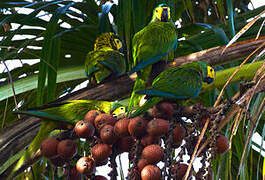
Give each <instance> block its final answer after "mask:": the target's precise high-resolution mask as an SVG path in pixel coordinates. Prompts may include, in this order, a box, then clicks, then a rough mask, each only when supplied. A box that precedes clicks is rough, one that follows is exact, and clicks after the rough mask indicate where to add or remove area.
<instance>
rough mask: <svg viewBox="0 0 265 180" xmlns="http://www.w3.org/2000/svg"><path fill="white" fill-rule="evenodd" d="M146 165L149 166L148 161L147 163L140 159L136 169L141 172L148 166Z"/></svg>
mask: <svg viewBox="0 0 265 180" xmlns="http://www.w3.org/2000/svg"><path fill="white" fill-rule="evenodd" d="M148 164H149V163H148V161H147V160H146V159H144V158H141V159H139V160H138V163H137V168H138V170H139V171H140V172H141V171H142V169H143V168H144V167H145V166H146V165H148Z"/></svg>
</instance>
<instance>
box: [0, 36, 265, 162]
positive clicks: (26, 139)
mask: <svg viewBox="0 0 265 180" xmlns="http://www.w3.org/2000/svg"><path fill="white" fill-rule="evenodd" d="M263 42H265V37H264V36H263V37H260V38H259V39H258V40H257V41H255V40H254V39H251V40H248V41H242V42H239V43H236V44H234V45H233V46H231V47H229V48H228V49H227V50H226V52H225V53H224V54H223V55H222V56H220V54H221V52H222V50H223V48H224V47H215V48H211V49H208V50H203V51H200V52H197V53H193V54H190V55H188V56H185V57H180V58H176V59H175V61H174V62H173V63H170V64H169V66H177V65H180V64H184V63H189V62H192V61H206V62H208V63H209V64H211V65H213V66H214V65H219V64H224V63H227V62H229V61H231V59H238V58H243V57H246V56H247V55H248V54H250V53H251V52H252V51H253V50H254V49H255V48H257V47H258V46H259V45H260V44H262V43H263ZM160 71H161V70H160ZM134 80H135V78H130V77H129V76H127V75H125V76H122V77H120V78H118V79H115V80H112V81H108V82H106V83H104V84H100V85H98V86H96V87H93V88H91V87H90V88H84V89H81V90H79V91H76V92H74V93H71V94H69V95H67V96H64V97H62V98H59V99H57V100H56V101H55V102H60V101H67V100H74V99H90V100H110V101H112V100H117V99H119V98H122V97H124V96H126V95H128V94H130V91H131V90H132V87H133V84H134ZM40 123H41V121H40V119H38V118H34V117H25V118H23V121H22V120H20V121H16V122H15V124H14V125H12V126H8V127H6V128H4V130H3V131H2V132H1V135H0V147H1V148H0V158H1V162H0V165H2V164H3V163H4V162H5V161H6V160H7V158H9V157H11V156H12V155H14V154H16V153H17V152H19V151H20V150H21V149H23V148H24V147H26V146H27V145H28V144H29V143H30V142H31V141H32V139H33V138H34V136H35V135H36V133H37V130H38V127H39V126H40Z"/></svg>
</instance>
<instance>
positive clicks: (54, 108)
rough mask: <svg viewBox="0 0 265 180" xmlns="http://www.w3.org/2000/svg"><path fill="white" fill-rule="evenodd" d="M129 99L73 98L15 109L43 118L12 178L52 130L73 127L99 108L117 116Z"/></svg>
mask: <svg viewBox="0 0 265 180" xmlns="http://www.w3.org/2000/svg"><path fill="white" fill-rule="evenodd" d="M126 103H127V101H124V102H123V101H120V102H109V101H92V100H72V101H67V102H61V103H54V104H48V105H44V106H42V107H37V108H32V109H29V110H27V111H15V112H14V113H17V114H26V115H29V116H35V117H39V118H41V119H42V123H41V126H40V129H39V131H38V134H37V136H36V137H35V138H34V139H33V141H32V142H31V144H30V145H29V147H28V148H27V150H25V151H24V154H23V156H22V157H21V158H20V160H19V161H18V163H17V164H16V166H15V167H14V168H13V170H12V172H11V174H10V176H9V177H10V178H13V176H15V175H17V174H16V173H17V172H18V171H19V169H20V168H23V165H25V164H27V163H29V161H30V158H31V155H32V154H33V153H35V152H36V151H37V150H38V149H39V147H40V144H41V142H42V141H43V140H44V139H45V138H47V136H48V135H49V133H50V132H52V131H53V130H54V129H57V128H59V127H62V124H63V125H70V127H71V128H72V127H73V126H74V124H75V123H76V122H77V121H78V120H81V119H83V118H84V115H85V114H86V113H87V112H88V111H89V110H99V111H101V112H104V113H113V115H114V114H115V115H116V116H118V115H119V113H125V112H122V111H121V110H123V111H125V107H124V106H123V105H125V104H126Z"/></svg>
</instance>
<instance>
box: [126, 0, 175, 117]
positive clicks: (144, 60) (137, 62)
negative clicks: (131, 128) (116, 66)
mask: <svg viewBox="0 0 265 180" xmlns="http://www.w3.org/2000/svg"><path fill="white" fill-rule="evenodd" d="M160 7H167V6H166V5H165V4H161V5H159V6H158V7H157V8H160ZM155 13H156V9H155V10H154V11H153V18H152V20H151V22H150V23H149V24H148V25H147V26H146V27H144V28H143V29H142V30H141V31H139V32H137V33H136V34H135V35H134V37H133V41H132V46H133V61H134V68H133V69H132V70H131V72H130V73H134V72H137V79H136V82H135V84H134V88H133V92H132V94H131V99H130V103H129V107H128V114H129V113H130V111H131V109H132V107H137V106H138V104H139V101H140V99H141V97H142V96H140V95H135V92H137V91H140V90H143V89H145V87H146V82H147V81H148V78H149V75H150V72H151V70H152V66H151V65H152V64H154V63H156V62H158V61H159V60H160V59H161V58H163V57H164V56H166V55H167V54H168V53H169V52H170V51H171V50H173V49H175V48H176V46H177V42H178V41H177V34H176V29H175V26H174V23H173V22H172V21H171V20H168V21H166V22H164V21H163V22H162V21H161V19H160V20H159V19H158V17H157V16H156V14H155Z"/></svg>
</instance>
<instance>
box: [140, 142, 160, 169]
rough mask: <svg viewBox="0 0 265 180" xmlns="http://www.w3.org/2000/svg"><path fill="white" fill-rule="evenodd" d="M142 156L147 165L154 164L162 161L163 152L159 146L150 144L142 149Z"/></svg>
mask: <svg viewBox="0 0 265 180" xmlns="http://www.w3.org/2000/svg"><path fill="white" fill-rule="evenodd" d="M142 156H143V157H144V158H145V159H146V160H147V162H148V163H149V164H156V163H158V162H159V161H161V160H162V159H163V157H164V151H163V149H162V147H161V146H159V145H157V144H151V145H149V146H146V147H145V148H144V149H143V151H142Z"/></svg>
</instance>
